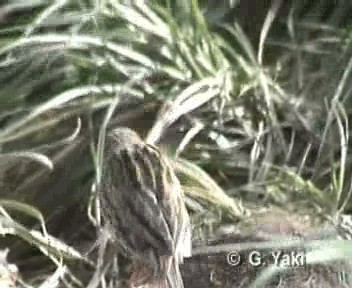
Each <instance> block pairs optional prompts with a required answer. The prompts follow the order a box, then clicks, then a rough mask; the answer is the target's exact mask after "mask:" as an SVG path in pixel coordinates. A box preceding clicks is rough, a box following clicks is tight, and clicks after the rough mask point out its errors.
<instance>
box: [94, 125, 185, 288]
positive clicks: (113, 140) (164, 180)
mask: <svg viewBox="0 0 352 288" xmlns="http://www.w3.org/2000/svg"><path fill="white" fill-rule="evenodd" d="M103 179H104V180H103V181H102V189H101V191H100V193H101V194H100V201H101V207H102V215H103V217H104V219H105V222H106V223H107V225H109V226H110V227H109V229H111V230H110V231H111V232H112V233H111V234H112V235H113V238H114V240H115V241H116V243H117V245H118V246H119V248H120V249H122V250H123V251H124V252H125V254H126V255H127V256H128V257H130V258H131V260H132V262H133V265H132V267H133V268H132V271H131V276H130V279H129V286H130V287H144V288H146V287H150V288H151V287H153V288H183V287H184V286H183V281H182V277H181V274H180V270H179V264H180V263H182V262H183V258H184V257H190V256H191V227H190V220H189V215H188V213H187V211H186V207H185V204H184V199H183V197H184V196H183V191H182V189H181V186H180V183H179V181H178V179H177V177H176V175H175V173H174V170H173V168H172V167H171V165H170V163H169V162H168V161H167V159H166V157H165V156H163V155H162V154H161V153H160V151H159V150H158V149H157V148H156V147H154V146H152V145H149V144H146V143H145V142H143V140H142V139H141V138H140V137H139V136H138V135H137V134H136V133H135V132H134V131H132V130H130V129H128V128H117V129H115V130H113V131H112V132H111V133H110V134H108V135H107V139H106V145H105V150H104V164H103Z"/></svg>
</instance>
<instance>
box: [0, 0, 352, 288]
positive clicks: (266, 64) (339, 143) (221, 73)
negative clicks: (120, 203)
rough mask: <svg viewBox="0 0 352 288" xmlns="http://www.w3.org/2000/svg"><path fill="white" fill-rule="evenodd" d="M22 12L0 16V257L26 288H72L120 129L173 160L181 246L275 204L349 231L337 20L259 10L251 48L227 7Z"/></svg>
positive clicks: (94, 4) (345, 83) (341, 25)
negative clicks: (106, 150) (184, 220)
mask: <svg viewBox="0 0 352 288" xmlns="http://www.w3.org/2000/svg"><path fill="white" fill-rule="evenodd" d="M22 2H23V1H7V3H5V4H1V5H2V6H0V11H4V12H1V13H2V14H1V15H0V23H1V26H0V87H1V89H0V179H1V180H0V189H1V190H0V191H1V194H0V208H1V209H0V234H1V235H2V236H3V237H1V242H0V243H1V244H0V247H4V248H6V247H9V248H10V259H14V261H15V262H18V263H23V264H18V265H19V267H20V271H21V272H22V274H23V282H24V283H25V285H27V287H49V286H48V285H49V284H48V283H49V282H48V281H49V279H51V280H50V281H52V282H51V283H54V284H50V285H51V286H50V287H59V285H66V286H67V287H76V286H77V287H84V285H85V284H84V283H82V281H81V280H80V279H79V275H78V276H77V275H74V274H75V271H74V269H75V268H73V267H76V266H75V265H73V263H74V264H76V263H77V262H80V263H86V264H87V265H91V264H92V265H95V264H94V263H90V262H89V261H88V260H87V257H86V255H85V252H86V250H87V249H85V247H83V246H84V244H87V245H88V244H92V243H94V242H95V241H96V240H97V239H96V238H95V235H94V231H95V229H94V225H97V224H99V221H100V220H99V219H100V217H99V207H97V205H96V202H95V201H94V199H95V197H94V196H95V193H96V189H97V187H98V186H99V183H100V181H101V172H100V171H101V165H102V163H101V159H102V157H101V156H102V155H101V151H102V147H103V145H104V143H103V142H104V141H103V139H104V135H105V131H106V130H107V129H110V128H111V127H114V126H118V125H122V126H124V125H128V126H130V127H131V128H133V129H136V130H137V131H138V132H139V133H140V134H142V135H144V136H145V137H146V139H147V141H149V142H151V143H160V144H161V146H162V147H166V148H165V149H166V150H168V153H169V154H170V157H174V159H175V161H174V162H175V168H176V169H177V171H178V175H179V177H180V180H181V182H182V185H183V187H184V190H185V192H186V194H187V195H188V200H187V204H188V207H189V210H190V212H191V215H192V220H193V226H194V234H195V237H206V236H208V235H213V234H214V233H216V231H217V229H218V228H219V227H221V226H222V225H224V224H233V223H238V222H242V221H246V219H250V218H251V217H253V215H255V214H256V211H257V209H258V207H266V208H269V209H270V207H281V208H285V207H286V206H287V203H289V204H290V206H292V211H294V213H297V214H307V215H308V216H309V217H310V218H312V219H313V220H316V218H322V219H323V221H330V222H334V221H336V219H338V218H339V217H348V216H349V213H350V212H351V208H352V207H351V199H350V198H351V197H350V195H351V181H350V178H351V177H350V174H351V169H350V166H351V165H350V163H351V152H350V149H349V147H350V141H349V131H350V128H349V120H350V118H351V109H350V108H349V107H350V105H349V103H350V97H351V91H352V89H351V87H350V82H351V81H350V80H351V69H352V58H351V29H350V27H351V23H349V22H348V21H347V20H346V21H342V20H341V21H338V19H345V18H344V15H343V12H342V11H343V10H344V9H345V10H346V11H349V10H348V9H349V7H342V6H341V5H343V4H338V5H337V4H336V6H331V7H330V8H327V7H320V6H319V5H321V4H320V3H318V2H317V1H314V2H316V4H315V5H311V6H309V5H308V4H300V3H298V4H296V6H292V7H286V6H287V4H282V5H284V8H286V10H287V11H289V12H288V16H289V17H283V16H284V15H283V13H284V12H283V11H285V9H284V8H282V7H281V9H284V10H280V9H278V8H279V6H278V5H279V4H280V3H279V2H280V1H273V5H272V6H271V7H269V8H268V10H267V13H264V15H267V16H266V18H265V17H264V18H263V21H262V22H263V25H262V30H261V31H260V34H259V35H257V36H258V37H257V39H258V40H259V42H253V38H252V37H251V35H252V33H251V31H244V30H243V28H242V27H245V26H246V25H245V23H241V21H240V17H237V16H233V15H236V9H241V4H240V5H239V6H236V4H235V3H234V1H224V3H225V2H226V3H225V4H224V6H223V7H222V6H221V5H220V4H214V3H210V2H209V3H207V4H206V3H204V1H199V2H198V1H195V0H193V1H181V0H180V1H156V0H155V1H150V2H149V4H148V5H145V4H142V3H140V4H136V5H128V4H123V3H122V1H121V3H120V2H119V1H110V0H105V1H88V0H85V1H75V0H65V1H63V0H62V1H59V0H58V1H51V2H48V1H28V3H26V4H24V3H22ZM141 2H142V1H141ZM214 5H215V6H216V5H218V6H217V8H216V9H214ZM307 5H308V7H307ZM339 5H340V6H339ZM346 5H347V4H346ZM229 7H231V9H229ZM236 7H237V8H236ZM207 8H208V9H207ZM321 9H323V10H324V11H327V12H326V13H325V14H324V15H321V17H316V18H315V19H313V18H311V17H310V16H309V15H311V14H314V12H317V11H321ZM329 9H330V10H329ZM226 11H229V12H226ZM302 11H307V12H305V13H303V12H302ZM315 14H318V15H319V13H315ZM346 14H348V13H347V12H346ZM17 15H21V17H17ZM336 15H340V18H339V17H337V16H336ZM324 17H325V18H324ZM286 19H287V20H286ZM323 23H324V24H323ZM254 39H256V38H255V37H254ZM257 43H259V44H258V45H257ZM179 131H184V132H183V133H184V134H183V135H184V136H185V137H183V140H182V139H178V137H179V136H178V135H180V132H179ZM181 140H182V141H181ZM175 156H177V157H176V158H175ZM317 215H320V216H321V217H317ZM65 219H66V220H65ZM67 219H72V222H70V223H67V222H65V225H62V224H60V223H62V222H63V221H67ZM77 227H85V229H86V230H85V231H84V229H83V231H81V230H79V231H77V230H78V229H77ZM73 231H74V232H75V233H73ZM87 231H90V232H89V233H88V232H87ZM48 243H49V244H48ZM82 243H83V244H82ZM13 245H15V247H20V249H18V251H17V250H16V251H17V252H16V253H14V252H13V251H14V248H13V249H11V247H12V246H13ZM16 245H17V246H16ZM349 246H350V245H346V248H343V247H342V248H341V247H340V246H339V247H337V248H336V249H339V251H340V252H342V253H341V254H343V251H345V250H346V251H349V250H348V249H350V247H349ZM33 247H36V249H35V251H36V255H37V256H38V257H37V258H33V259H34V260H33V261H34V262H35V263H37V264H36V265H34V266H32V267H36V270H37V273H29V271H28V267H31V266H30V265H28V264H26V261H29V260H30V256H29V255H30V254H31V251H33ZM344 249H345V250H344ZM346 253H347V252H346ZM338 255H340V254H339V253H338ZM46 261H50V262H51V264H52V265H51V266H47V265H44V264H43V263H47V262H46ZM88 262H89V263H90V264H89V263H88ZM28 263H31V262H28ZM45 267H49V268H47V269H45ZM25 271H27V272H25ZM30 272H33V271H30ZM31 275H35V277H34V276H33V277H32V276H31ZM60 283H61V284H60ZM63 283H64V284H63ZM45 285H46V286H45Z"/></svg>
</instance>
